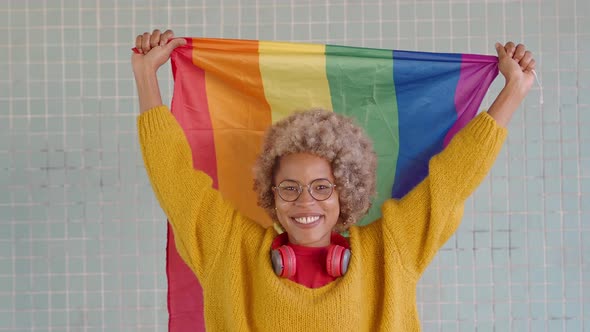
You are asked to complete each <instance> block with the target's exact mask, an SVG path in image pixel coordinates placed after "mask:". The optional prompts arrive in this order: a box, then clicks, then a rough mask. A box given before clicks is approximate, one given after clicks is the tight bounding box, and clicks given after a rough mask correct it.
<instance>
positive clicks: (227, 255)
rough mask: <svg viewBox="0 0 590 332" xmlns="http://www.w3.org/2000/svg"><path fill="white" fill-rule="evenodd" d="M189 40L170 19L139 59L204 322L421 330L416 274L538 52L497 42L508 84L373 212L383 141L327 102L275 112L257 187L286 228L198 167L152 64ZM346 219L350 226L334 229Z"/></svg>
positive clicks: (152, 154) (160, 193) (482, 164)
mask: <svg viewBox="0 0 590 332" xmlns="http://www.w3.org/2000/svg"><path fill="white" fill-rule="evenodd" d="M184 43H185V41H184V40H183V39H173V33H172V31H166V32H165V33H163V34H161V33H160V32H159V31H158V30H155V31H154V32H153V33H151V34H150V33H145V34H143V35H140V36H138V37H137V39H136V47H137V49H138V50H139V52H138V54H134V55H133V56H132V64H133V70H134V74H135V79H136V83H137V88H138V94H139V102H140V109H141V113H142V114H141V115H140V116H139V118H138V128H139V136H140V141H141V147H142V152H143V156H144V162H145V166H146V170H147V172H148V175H149V177H150V180H151V182H152V186H153V189H154V192H155V194H156V196H157V198H158V200H159V202H160V204H161V206H162V208H163V209H164V211H165V213H166V214H167V216H168V218H169V220H170V222H171V224H172V227H173V228H174V234H175V235H176V244H177V248H178V251H179V253H180V255H181V256H182V258H183V259H184V260H185V261H186V263H187V264H188V266H190V267H191V268H192V270H193V271H194V273H195V274H196V275H197V277H198V278H199V281H200V282H201V284H202V286H203V295H204V303H205V322H206V327H207V330H210V331H248V330H255V331H273V330H278V329H279V328H280V329H281V330H285V331H336V330H338V331H381V330H387V331H407V330H410V331H414V330H419V329H420V324H419V321H418V314H417V308H416V285H417V282H418V280H419V278H420V276H421V274H422V273H423V272H424V270H425V269H426V267H427V265H428V264H429V263H430V261H431V260H432V258H433V257H434V255H435V254H436V252H437V251H438V249H439V248H440V247H441V246H442V245H443V244H444V243H445V242H446V241H447V239H448V238H449V237H450V236H451V235H452V234H453V233H454V231H455V230H456V228H457V227H458V225H459V223H460V221H461V217H462V213H463V203H464V201H465V200H466V199H467V197H468V196H469V195H470V194H471V193H472V192H473V190H475V188H476V187H477V185H478V184H479V183H480V182H481V181H482V179H483V178H484V177H485V175H486V174H487V173H488V171H489V169H490V168H491V166H492V164H493V162H494V160H495V158H496V156H497V154H498V153H499V151H500V149H501V146H502V144H503V141H504V139H505V137H506V129H505V126H506V125H507V123H508V121H509V120H510V118H511V116H512V114H513V113H514V111H515V110H516V109H517V107H518V105H519V104H520V103H521V101H522V100H523V98H524V97H525V96H526V94H527V93H528V91H529V90H530V87H531V85H532V82H533V80H534V77H533V69H534V67H535V61H534V59H533V58H532V54H531V53H530V52H529V51H526V49H525V47H524V46H523V45H518V46H515V45H514V44H513V43H511V42H509V43H507V44H506V45H500V44H496V50H497V52H498V56H499V61H500V64H499V67H500V71H501V73H502V74H503V75H504V77H505V79H506V85H505V87H504V88H503V89H502V91H501V92H500V94H499V95H498V97H497V98H496V100H495V101H494V103H493V104H492V106H491V107H490V109H489V111H488V112H484V113H481V114H480V115H478V116H477V117H476V118H475V119H473V120H472V121H471V122H470V123H469V124H468V125H467V126H466V127H465V128H464V129H463V130H461V131H460V132H459V133H458V134H457V135H456V136H455V138H454V139H453V140H452V141H451V143H450V144H449V145H448V146H447V148H446V149H445V150H444V151H443V152H441V153H440V154H438V155H436V156H435V157H433V158H432V159H431V161H430V163H429V176H428V177H427V178H426V179H425V180H424V181H422V182H421V183H420V184H419V185H418V186H416V188H414V189H413V190H412V191H411V192H410V193H409V194H408V195H406V196H405V197H404V198H403V199H401V200H399V201H396V200H389V201H386V202H385V203H384V204H383V207H382V212H383V217H382V218H381V219H379V220H377V221H375V222H373V223H371V224H370V225H368V226H364V227H357V226H352V225H353V224H354V223H355V222H356V221H357V220H359V219H360V218H361V217H362V216H363V215H364V214H365V213H366V211H367V209H368V207H369V202H370V198H371V195H372V194H373V192H374V187H375V183H374V182H375V155H374V153H373V152H372V148H371V143H370V141H369V140H368V139H367V138H366V136H365V134H364V133H363V132H362V130H361V129H359V128H358V127H357V126H356V125H354V123H353V122H352V121H351V120H349V119H347V118H344V117H342V116H339V115H336V114H334V113H330V112H325V111H321V110H312V111H308V112H303V113H297V114H296V115H293V116H291V117H289V118H287V119H285V120H283V121H281V122H279V123H277V124H275V125H273V126H272V128H271V129H270V130H269V132H268V133H267V136H266V139H265V143H264V146H263V149H262V153H261V155H260V157H259V158H258V160H257V163H256V167H255V171H256V172H255V189H256V191H257V194H258V197H259V204H260V205H261V206H262V207H263V208H264V209H266V211H267V212H268V213H269V215H270V216H271V217H272V218H273V219H274V220H275V221H277V222H278V223H279V224H280V226H281V227H282V228H283V229H284V230H285V231H286V232H285V233H283V234H282V235H277V232H276V231H275V230H274V229H273V228H272V227H271V228H268V229H263V228H262V227H261V226H259V225H258V224H257V223H255V222H253V221H251V220H249V219H247V218H246V217H244V216H242V215H241V214H240V213H239V212H237V211H235V210H234V209H233V208H232V206H231V205H230V204H228V203H227V202H225V201H224V200H223V198H222V197H221V195H220V194H219V193H218V192H217V191H215V190H214V189H212V188H211V179H210V178H209V177H208V176H207V175H205V174H203V173H202V172H199V171H195V170H194V169H193V166H192V158H191V151H190V148H189V145H188V143H187V141H186V139H185V137H184V134H183V132H182V130H181V128H180V127H179V125H178V124H177V122H176V120H175V119H174V117H173V116H172V115H171V114H170V112H169V111H168V109H167V107H166V106H162V100H161V97H160V91H159V88H158V82H157V77H156V71H157V69H158V68H159V67H160V66H161V65H162V64H163V63H165V62H166V61H167V60H168V58H169V57H170V53H171V52H172V50H174V48H176V47H179V46H182V45H183V44H184ZM246 189H247V188H246ZM346 229H348V230H349V232H350V238H349V239H348V240H346V239H344V238H342V237H340V236H339V235H337V233H335V231H342V230H346ZM348 249H350V251H348ZM269 253H272V254H270V255H269ZM269 256H271V257H272V259H271V258H269ZM273 270H274V272H273ZM342 275H343V276H342Z"/></svg>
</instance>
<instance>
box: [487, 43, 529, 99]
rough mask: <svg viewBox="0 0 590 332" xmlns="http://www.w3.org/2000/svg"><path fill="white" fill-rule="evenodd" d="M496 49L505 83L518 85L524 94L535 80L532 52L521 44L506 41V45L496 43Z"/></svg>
mask: <svg viewBox="0 0 590 332" xmlns="http://www.w3.org/2000/svg"><path fill="white" fill-rule="evenodd" d="M496 51H497V52H498V58H499V69H500V72H501V73H502V75H504V78H505V79H506V85H509V84H510V85H512V86H518V87H519V89H520V92H521V93H523V94H524V95H526V94H527V93H528V92H529V90H530V89H531V87H532V85H533V82H534V80H535V77H534V74H533V70H534V69H535V59H534V58H533V53H531V51H527V49H526V47H525V46H524V45H523V44H518V45H516V46H515V45H514V43H513V42H508V43H506V45H502V44H500V43H496Z"/></svg>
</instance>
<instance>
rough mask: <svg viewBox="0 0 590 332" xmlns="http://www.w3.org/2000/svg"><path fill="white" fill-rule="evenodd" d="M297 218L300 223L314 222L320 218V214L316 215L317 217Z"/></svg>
mask: <svg viewBox="0 0 590 332" xmlns="http://www.w3.org/2000/svg"><path fill="white" fill-rule="evenodd" d="M293 219H295V221H296V222H298V223H300V224H311V223H312V222H314V221H316V220H318V219H320V217H319V216H315V217H301V218H293Z"/></svg>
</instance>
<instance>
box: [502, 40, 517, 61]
mask: <svg viewBox="0 0 590 332" xmlns="http://www.w3.org/2000/svg"><path fill="white" fill-rule="evenodd" d="M504 48H505V49H506V54H508V55H509V56H510V57H512V56H513V55H514V51H515V50H516V46H514V43H513V42H511V41H509V42H507V43H506V45H504Z"/></svg>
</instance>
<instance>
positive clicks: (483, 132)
mask: <svg viewBox="0 0 590 332" xmlns="http://www.w3.org/2000/svg"><path fill="white" fill-rule="evenodd" d="M467 126H468V127H471V128H470V129H471V130H469V132H470V133H471V134H472V136H473V138H474V139H475V140H476V141H478V142H481V143H484V142H495V143H496V144H498V145H502V144H503V143H504V140H505V139H506V136H507V135H508V130H507V129H506V128H504V127H500V126H499V125H498V123H497V122H496V120H495V119H494V118H493V117H492V116H491V115H489V114H488V112H482V113H480V114H478V115H477V116H476V117H475V119H474V120H473V121H471V122H469V123H468V124H467Z"/></svg>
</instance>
